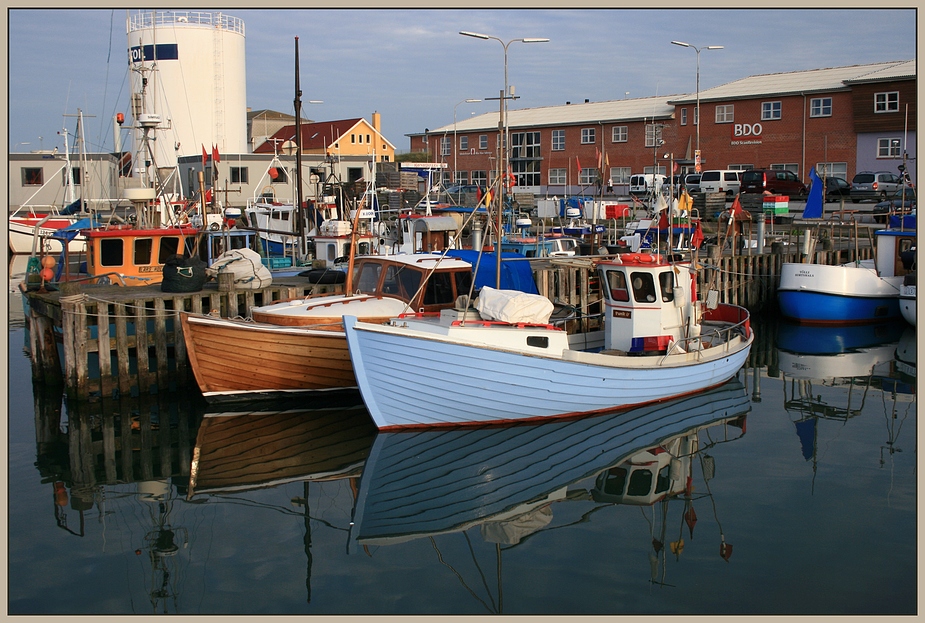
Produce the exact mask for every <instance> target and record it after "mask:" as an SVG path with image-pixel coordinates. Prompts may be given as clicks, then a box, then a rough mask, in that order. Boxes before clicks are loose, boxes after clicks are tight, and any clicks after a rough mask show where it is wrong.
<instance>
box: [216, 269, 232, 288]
mask: <svg viewBox="0 0 925 623" xmlns="http://www.w3.org/2000/svg"><path fill="white" fill-rule="evenodd" d="M234 276H235V275H234V273H233V272H231V271H219V273H218V291H219V292H233V291H234Z"/></svg>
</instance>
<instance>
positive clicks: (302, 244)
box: [293, 37, 308, 258]
mask: <svg viewBox="0 0 925 623" xmlns="http://www.w3.org/2000/svg"><path fill="white" fill-rule="evenodd" d="M293 105H294V107H295V183H296V191H295V196H296V208H295V213H296V215H297V217H298V219H299V224H298V234H299V255H301V257H302V258H304V257H306V255H307V254H308V249H307V246H308V245H307V241H306V240H305V214H304V212H303V211H302V89H301V88H300V86H299V38H298V37H296V38H295V100H294V102H293Z"/></svg>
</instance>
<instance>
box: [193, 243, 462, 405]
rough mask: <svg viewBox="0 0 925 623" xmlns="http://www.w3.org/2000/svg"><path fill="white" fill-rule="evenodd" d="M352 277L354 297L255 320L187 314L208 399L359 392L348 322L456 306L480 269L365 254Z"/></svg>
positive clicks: (279, 309)
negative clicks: (348, 317)
mask: <svg viewBox="0 0 925 623" xmlns="http://www.w3.org/2000/svg"><path fill="white" fill-rule="evenodd" d="M349 276H350V277H351V279H350V280H349V281H348V287H346V289H345V291H346V294H327V295H320V296H310V297H307V298H304V299H295V300H287V301H281V302H277V303H273V304H270V305H262V306H256V307H252V308H251V310H250V313H251V318H249V319H247V320H231V319H223V318H216V317H212V316H207V315H199V314H181V315H180V320H181V323H182V326H183V338H184V340H185V343H186V350H187V354H188V357H189V361H190V368H191V369H192V371H193V375H194V376H195V378H196V382H197V383H198V385H199V388H200V390H201V391H202V394H203V396H204V397H205V398H206V400H208V401H212V402H216V401H220V400H241V399H246V398H250V397H254V396H270V395H285V394H292V393H296V392H330V391H336V390H345V389H351V388H352V389H355V388H356V380H355V377H354V374H353V368H352V367H351V365H350V356H349V352H348V350H347V341H346V339H345V337H344V332H343V323H342V316H343V315H345V314H351V315H354V316H359V317H361V318H364V319H365V320H366V321H368V322H373V323H374V322H385V321H387V320H388V319H389V318H392V317H395V316H397V315H399V314H401V313H403V312H405V311H408V310H432V311H438V310H440V309H442V308H446V307H451V306H453V305H454V304H455V301H456V299H457V297H459V296H460V295H468V293H469V290H470V286H471V284H472V266H471V265H470V264H469V263H468V262H465V261H463V260H460V259H457V258H452V257H442V256H440V255H435V254H418V255H394V256H364V257H359V258H357V260H356V270H355V276H356V277H355V279H353V278H352V277H353V275H352V274H349ZM354 283H355V284H356V287H355V288H354V286H353V284H354ZM229 345H234V346H233V347H229Z"/></svg>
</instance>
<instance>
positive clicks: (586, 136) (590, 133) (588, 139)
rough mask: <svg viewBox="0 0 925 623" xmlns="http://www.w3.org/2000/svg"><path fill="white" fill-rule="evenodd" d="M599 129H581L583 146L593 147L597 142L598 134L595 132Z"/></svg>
mask: <svg viewBox="0 0 925 623" xmlns="http://www.w3.org/2000/svg"><path fill="white" fill-rule="evenodd" d="M596 130H597V128H582V129H581V144H582V145H593V144H594V143H595V142H596V141H597V138H596V137H597V134H595V131H596Z"/></svg>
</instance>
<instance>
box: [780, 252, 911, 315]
mask: <svg viewBox="0 0 925 623" xmlns="http://www.w3.org/2000/svg"><path fill="white" fill-rule="evenodd" d="M902 281H903V278H902V277H881V276H879V275H878V274H877V271H876V270H875V269H873V268H867V267H864V266H852V265H841V266H827V265H824V264H795V263H784V264H783V265H782V266H781V276H780V286H779V287H778V291H777V292H778V294H777V296H778V302H779V304H780V310H781V313H782V314H783V315H784V316H786V317H787V318H792V319H795V320H798V321H800V322H806V323H819V324H824V323H845V324H852V323H865V322H880V321H883V320H886V319H888V318H894V317H898V316H899V287H900V285H901V284H902Z"/></svg>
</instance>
